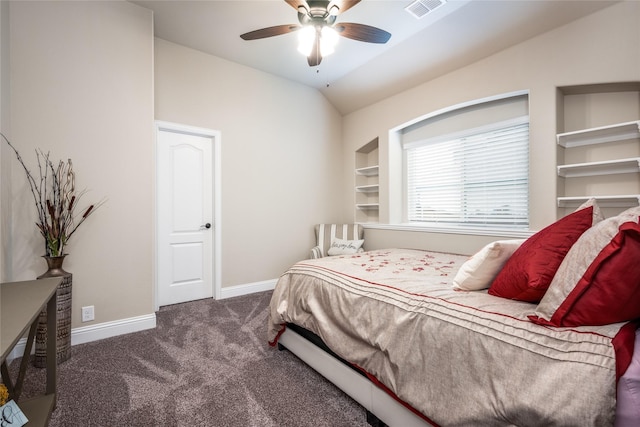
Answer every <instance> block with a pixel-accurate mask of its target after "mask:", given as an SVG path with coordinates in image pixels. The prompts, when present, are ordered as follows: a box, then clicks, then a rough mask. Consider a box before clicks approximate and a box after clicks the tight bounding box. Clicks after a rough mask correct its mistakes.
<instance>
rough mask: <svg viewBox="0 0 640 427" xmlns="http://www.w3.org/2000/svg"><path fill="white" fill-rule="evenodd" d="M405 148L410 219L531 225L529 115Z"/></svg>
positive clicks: (489, 225) (518, 226) (498, 225)
mask: <svg viewBox="0 0 640 427" xmlns="http://www.w3.org/2000/svg"><path fill="white" fill-rule="evenodd" d="M403 148H404V152H405V162H406V163H405V167H406V169H405V170H406V175H405V178H406V186H405V188H406V192H405V193H406V201H407V207H406V216H407V220H408V221H409V222H420V223H431V224H437V225H441V226H442V225H456V226H474V227H487V228H511V229H527V228H528V226H529V120H528V117H522V118H518V119H515V120H509V121H506V122H501V123H496V124H492V125H488V126H484V127H482V128H477V129H473V130H469V131H466V132H463V133H461V134H457V135H449V136H444V137H438V138H434V139H429V140H424V141H415V142H411V143H408V144H405V145H404V146H403Z"/></svg>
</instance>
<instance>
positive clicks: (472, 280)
mask: <svg viewBox="0 0 640 427" xmlns="http://www.w3.org/2000/svg"><path fill="white" fill-rule="evenodd" d="M524 241H525V239H521V240H498V241H497V242H492V243H489V244H488V245H487V246H485V247H484V248H482V249H480V251H479V252H478V253H476V254H475V255H473V256H472V257H471V258H469V259H468V260H467V261H466V262H465V263H464V264H462V267H460V270H458V272H457V273H456V277H454V278H453V288H454V289H464V290H467V291H479V290H481V289H486V288H488V287H489V285H490V284H491V282H492V281H493V279H495V278H496V275H497V274H498V273H499V272H500V270H501V269H502V266H503V265H504V263H505V262H507V260H508V259H509V257H510V256H511V255H512V254H513V253H514V252H515V251H516V249H518V248H519V247H520V245H521V244H522V243H523V242H524Z"/></svg>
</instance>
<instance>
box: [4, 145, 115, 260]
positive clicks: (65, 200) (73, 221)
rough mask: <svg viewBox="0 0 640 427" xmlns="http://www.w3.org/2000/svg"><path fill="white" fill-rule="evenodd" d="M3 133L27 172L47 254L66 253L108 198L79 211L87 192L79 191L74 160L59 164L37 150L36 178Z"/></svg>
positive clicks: (37, 223)
mask: <svg viewBox="0 0 640 427" xmlns="http://www.w3.org/2000/svg"><path fill="white" fill-rule="evenodd" d="M0 135H2V138H3V139H4V140H5V141H6V142H7V144H9V147H11V149H12V150H13V152H14V153H15V154H16V158H17V159H18V162H20V165H21V166H22V168H23V169H24V171H25V173H26V176H27V181H28V182H29V188H30V190H31V194H32V195H33V201H34V203H35V206H36V210H37V212H38V222H36V226H37V227H38V230H39V231H40V234H41V235H42V237H44V240H45V255H46V256H61V255H65V252H64V250H65V247H66V245H67V243H68V242H69V239H70V238H71V236H73V234H74V233H75V232H76V230H77V229H78V227H80V225H81V224H82V223H83V222H84V221H85V220H86V219H87V218H89V216H90V215H92V214H93V213H94V212H95V211H96V210H97V209H98V208H99V207H100V206H101V205H102V204H104V202H105V201H104V200H102V201H100V202H98V203H95V204H92V205H89V206H88V207H86V208H83V209H81V210H80V211H78V212H76V208H77V206H78V204H79V202H80V199H81V198H82V196H83V195H84V194H85V193H86V191H85V190H82V191H80V192H76V187H75V173H74V172H73V165H72V163H71V159H68V160H67V161H66V162H63V161H62V160H60V161H59V162H58V164H57V165H56V164H54V163H53V161H52V160H51V158H50V157H49V153H43V152H42V151H41V150H36V158H37V161H38V176H37V177H34V175H33V174H32V173H31V171H29V168H27V166H26V164H25V163H24V161H23V160H22V157H21V156H20V153H19V152H18V150H16V148H15V147H14V146H13V145H12V144H11V142H10V141H9V140H8V139H7V137H6V136H4V134H2V133H0ZM36 178H37V179H36Z"/></svg>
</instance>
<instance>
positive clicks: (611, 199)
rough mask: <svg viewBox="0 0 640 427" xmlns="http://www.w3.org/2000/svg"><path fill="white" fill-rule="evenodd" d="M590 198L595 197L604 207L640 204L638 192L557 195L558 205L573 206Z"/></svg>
mask: <svg viewBox="0 0 640 427" xmlns="http://www.w3.org/2000/svg"><path fill="white" fill-rule="evenodd" d="M592 198H593V199H596V201H597V202H598V205H599V206H601V207H604V208H625V207H631V206H636V205H640V194H625V195H617V196H575V197H558V207H560V208H575V207H578V206H580V205H581V204H583V203H584V202H586V201H587V200H589V199H592Z"/></svg>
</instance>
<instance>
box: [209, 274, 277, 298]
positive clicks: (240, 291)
mask: <svg viewBox="0 0 640 427" xmlns="http://www.w3.org/2000/svg"><path fill="white" fill-rule="evenodd" d="M277 282H278V279H271V280H263V281H261V282H253V283H245V284H244V285H236V286H228V287H225V288H222V292H221V295H220V297H219V298H218V299H225V298H232V297H239V296H242V295H248V294H253V293H255V292H264V291H272V290H273V289H275V287H276V283H277Z"/></svg>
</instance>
